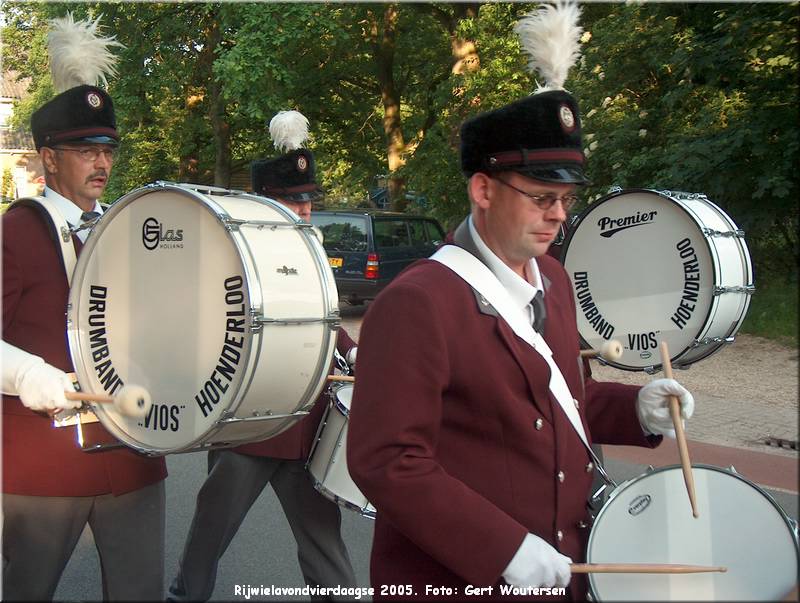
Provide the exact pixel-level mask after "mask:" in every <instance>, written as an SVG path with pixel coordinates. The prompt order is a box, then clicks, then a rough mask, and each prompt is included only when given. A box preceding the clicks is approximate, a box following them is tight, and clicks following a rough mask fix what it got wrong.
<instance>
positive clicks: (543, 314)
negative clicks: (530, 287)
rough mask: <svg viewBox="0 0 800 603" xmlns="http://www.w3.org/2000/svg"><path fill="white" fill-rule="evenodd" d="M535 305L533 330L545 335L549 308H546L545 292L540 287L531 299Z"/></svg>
mask: <svg viewBox="0 0 800 603" xmlns="http://www.w3.org/2000/svg"><path fill="white" fill-rule="evenodd" d="M531 306H533V330H534V331H536V332H537V333H539V335H544V321H545V318H547V310H545V308H544V292H542V290H541V289H540V290H539V291H537V292H536V295H534V296H533V299H532V300H531Z"/></svg>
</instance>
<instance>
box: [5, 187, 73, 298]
mask: <svg viewBox="0 0 800 603" xmlns="http://www.w3.org/2000/svg"><path fill="white" fill-rule="evenodd" d="M17 205H21V206H27V207H33V208H34V209H36V210H38V211H39V213H40V214H41V215H42V217H43V218H44V219H45V220H46V221H47V222H48V225H49V226H50V227H51V231H52V232H53V233H55V241H56V245H57V247H58V249H59V251H60V252H61V260H62V262H63V264H64V271H65V272H66V274H67V284H68V285H70V286H72V273H73V272H74V271H75V264H77V262H78V257H77V255H76V254H75V246H74V244H73V242H72V232H71V231H70V228H69V224H67V221H66V220H65V219H64V216H62V215H61V212H60V211H58V208H57V207H56V206H55V205H54V204H53V203H52V202H50V201H49V200H48V199H47V198H45V197H23V198H22V199H17V200H16V201H14V202H13V203H12V204H11V207H9V210H11V209H12V208H13V207H14V206H17ZM42 209H43V210H44V211H41V210H42Z"/></svg>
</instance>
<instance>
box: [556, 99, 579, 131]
mask: <svg viewBox="0 0 800 603" xmlns="http://www.w3.org/2000/svg"><path fill="white" fill-rule="evenodd" d="M558 119H559V121H560V122H561V126H562V127H563V128H564V130H565V131H566V132H572V130H574V129H575V114H574V113H573V112H572V109H570V108H569V107H568V106H567V105H561V106H560V107H559V108H558Z"/></svg>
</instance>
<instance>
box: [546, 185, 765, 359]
mask: <svg viewBox="0 0 800 603" xmlns="http://www.w3.org/2000/svg"><path fill="white" fill-rule="evenodd" d="M676 192H677V191H669V190H663V191H660V190H657V189H651V188H625V189H620V190H614V191H612V192H610V193H608V194H607V195H605V196H603V197H602V198H600V199H598V200H597V201H595V202H594V203H592V204H590V205H589V206H588V207H586V208H585V209H584V210H583V211H582V212H581V213H580V214H578V215H577V216H576V218H575V220H574V222H573V223H572V225H571V227H570V229H569V232H568V233H567V237H566V238H565V239H564V243H563V244H562V249H561V254H560V257H561V264H562V265H563V266H564V269H565V270H566V265H567V255H568V252H569V246H570V243H571V242H572V239H573V238H574V236H575V234H576V233H577V231H578V228H579V227H580V225H581V224H582V223H583V222H584V220H585V219H586V218H587V217H588V216H589V214H590V213H592V211H594V210H595V209H597V208H598V207H599V206H600V205H602V204H603V203H605V202H606V201H610V200H611V199H614V198H616V197H619V196H622V195H626V194H630V193H649V194H652V195H654V196H656V197H660V198H662V199H665V200H669V201H673V202H674V204H675V206H677V207H678V208H680V210H681V211H683V213H684V214H686V215H687V216H688V217H689V219H690V220H691V221H692V223H694V224H695V226H696V227H697V229H698V231H699V233H700V235H702V240H703V245H704V248H705V249H706V250H707V252H708V257H709V259H710V263H711V268H712V270H713V271H714V274H715V275H716V274H718V273H719V271H720V263H719V258H718V257H717V254H716V250H715V249H713V248H712V246H711V245H710V243H709V240H708V237H707V236H705V235H704V234H703V232H702V230H701V229H700V224H699V223H698V221H697V217H696V216H695V215H694V214H693V213H692V212H690V211H688V209H687V208H686V207H685V206H684V205H683V204H682V202H681V201H682V200H681V199H679V198H677V197H674V196H672V195H670V194H667V193H676ZM697 201H700V199H697ZM704 202H707V203H710V204H711V205H712V206H713V209H714V210H715V211H716V212H717V213H719V214H721V215H722V216H726V215H727V214H725V212H723V211H722V209H721V208H719V207H718V206H716V205H714V204H713V203H712V202H711V201H709V200H708V199H705V200H704ZM726 221H727V222H731V219H730V217H727V219H726ZM744 250H745V252H746V253H745V256H746V257H747V265H748V266H750V265H751V259H750V256H749V250H747V248H746V247H745V248H744ZM567 275H569V272H568V271H567ZM750 276H751V278H750V280H752V270H750ZM570 282H571V277H570ZM573 295H574V292H573ZM719 301H720V300H719V296H716V295H714V296H712V299H711V303H710V304H709V305H708V308H707V309H706V313H705V317H704V318H703V322H702V323H701V327H700V329H699V330H698V331H696V332H695V333H694V334H693V335H692V336H691V340H692V341H694V340H696V339H697V338H698V336H699V335H700V334H701V333H702V332H703V331H704V330H705V329H706V328H707V327H708V326H709V324H710V323H709V317H711V315H712V312H713V311H714V310H715V309H716V308H717V306H718V305H719ZM748 305H749V301H748ZM746 313H747V306H745V308H744V312H743V313H742V316H741V317H740V318H739V320H738V321H737V324H736V325H735V327H734V328H733V329H732V331H733V332H736V331H737V330H738V328H739V327H741V324H742V322H744V319H745V315H746ZM728 335H730V332H729V333H728ZM578 337H580V343H581V347H587V348H589V347H591V345H590V344H589V342H588V341H586V339H585V338H584V336H583V334H582V333H581V332H580V329H579V330H578ZM721 345H722V343H719V344H717V345H708V346H706V347H707V348H708V349H707V350H706V351H705V353H704V354H701V355H700V356H697V357H693V358H692V360H691V361H690V362H684V363H681V362H680V359H681V357H684V356H686V354H687V353H688V352H689V351H690V350H692V349H693V348H692V347H685V348H683V349H681V350H680V351H679V352H678V354H676V355H675V356H674V357H673V358H670V362H671V363H672V364H673V365H674V366H675V367H677V368H685V367H688V366H691V365H692V364H694V363H695V362H697V361H698V360H701V359H703V358H707V357H708V356H709V355H711V354H713V353H714V352H715V351H717V350H718V349H719V347H720V346H721ZM601 360H602V362H603V363H604V364H607V365H608V366H612V367H614V368H618V369H620V370H623V371H632V372H648V373H650V372H658V371H660V370H662V366H663V363H660V362H659V363H655V362H654V363H653V364H652V365H648V366H632V365H630V364H622V363H620V362H617V361H613V360H606V359H601ZM656 360H657V359H656Z"/></svg>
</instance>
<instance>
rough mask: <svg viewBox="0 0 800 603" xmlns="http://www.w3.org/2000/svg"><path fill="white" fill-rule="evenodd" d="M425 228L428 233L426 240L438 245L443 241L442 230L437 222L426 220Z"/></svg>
mask: <svg viewBox="0 0 800 603" xmlns="http://www.w3.org/2000/svg"><path fill="white" fill-rule="evenodd" d="M425 229H426V230H427V233H428V241H430V242H431V244H432V245H435V246H436V247H438V246H439V245H441V244H442V243H444V231H442V228H441V226H439V224H438V223H437V222H431V221H429V220H426V221H425Z"/></svg>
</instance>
